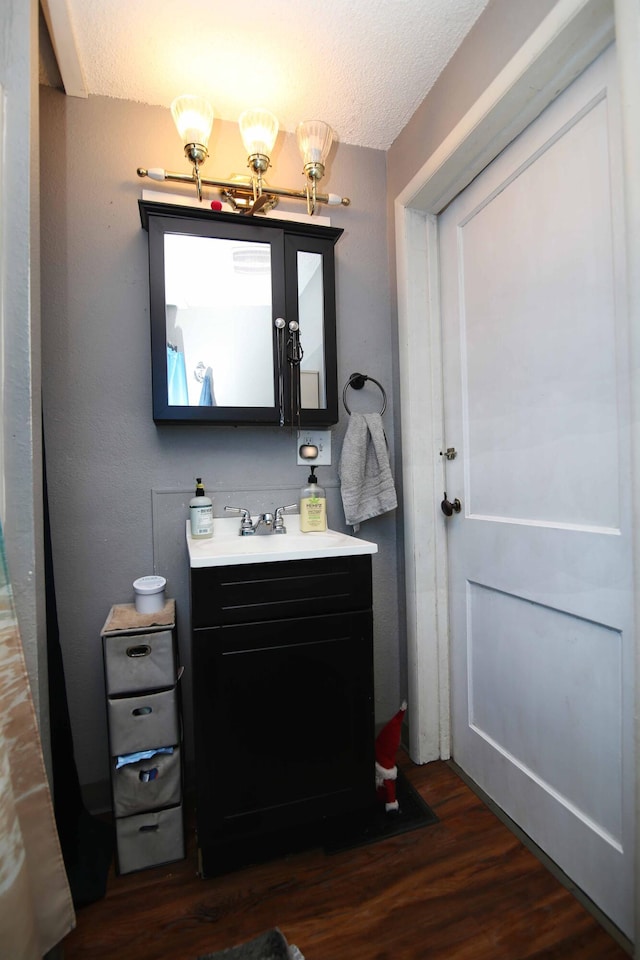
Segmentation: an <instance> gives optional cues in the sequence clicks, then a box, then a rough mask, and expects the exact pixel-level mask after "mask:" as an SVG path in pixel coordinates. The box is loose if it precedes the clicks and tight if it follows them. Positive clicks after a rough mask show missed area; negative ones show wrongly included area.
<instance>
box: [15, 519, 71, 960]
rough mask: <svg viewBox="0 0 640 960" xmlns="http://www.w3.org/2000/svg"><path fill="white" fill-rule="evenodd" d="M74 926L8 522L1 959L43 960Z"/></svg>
mask: <svg viewBox="0 0 640 960" xmlns="http://www.w3.org/2000/svg"><path fill="white" fill-rule="evenodd" d="M74 926H75V913H74V908H73V903H72V899H71V893H70V891H69V885H68V882H67V875H66V872H65V867H64V863H63V859H62V853H61V851H60V843H59V840H58V834H57V831H56V824H55V819H54V814H53V807H52V804H51V796H50V793H49V785H48V782H47V776H46V773H45V767H44V760H43V756H42V748H41V745H40V736H39V732H38V725H37V721H36V715H35V709H34V706H33V701H32V698H31V690H30V688H29V678H28V675H27V670H26V665H25V660H24V653H23V649H22V641H21V638H20V631H19V628H18V622H17V619H16V612H15V607H14V603H13V593H12V589H11V581H10V579H9V572H8V569H7V562H6V554H5V545H4V534H3V531H2V526H1V524H0V955H1V956H3V957H11V960H41V958H42V957H43V955H44V954H45V953H46V952H47V951H48V950H50V949H51V948H52V947H54V946H55V945H56V944H57V943H59V942H60V941H61V940H62V939H63V937H64V936H66V934H67V933H68V932H69V931H70V930H71V929H72V928H73V927H74Z"/></svg>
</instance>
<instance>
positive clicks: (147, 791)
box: [111, 747, 182, 817]
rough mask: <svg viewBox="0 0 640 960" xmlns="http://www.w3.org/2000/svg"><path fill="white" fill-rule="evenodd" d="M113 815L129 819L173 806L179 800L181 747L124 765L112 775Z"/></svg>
mask: <svg viewBox="0 0 640 960" xmlns="http://www.w3.org/2000/svg"><path fill="white" fill-rule="evenodd" d="M111 783H112V786H113V813H114V816H116V817H129V816H131V815H132V814H134V813H141V812H142V811H143V810H158V809H160V808H161V807H173V806H176V804H179V803H180V800H181V798H182V766H181V753H180V747H174V748H173V753H157V754H156V755H155V756H153V757H151V758H150V759H149V760H137V761H136V762H135V763H127V764H125V765H124V766H123V767H119V768H118V769H115V763H114V770H113V772H112V777H111Z"/></svg>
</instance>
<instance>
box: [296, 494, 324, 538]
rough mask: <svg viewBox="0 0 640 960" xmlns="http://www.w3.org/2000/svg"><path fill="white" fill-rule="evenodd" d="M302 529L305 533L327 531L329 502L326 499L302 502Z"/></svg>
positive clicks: (310, 498)
mask: <svg viewBox="0 0 640 960" xmlns="http://www.w3.org/2000/svg"><path fill="white" fill-rule="evenodd" d="M300 529H301V530H302V532H303V533H311V532H312V531H314V530H326V529H327V501H326V500H325V498H324V497H303V498H302V499H301V500H300Z"/></svg>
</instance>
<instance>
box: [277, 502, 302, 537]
mask: <svg viewBox="0 0 640 960" xmlns="http://www.w3.org/2000/svg"><path fill="white" fill-rule="evenodd" d="M297 506H298V504H297V503H289V504H288V505H287V506H286V507H277V508H276V517H275V520H274V521H273V532H274V533H286V532H287V528H286V527H285V525H284V517H283V514H284V512H285V510H293V508H294V507H297Z"/></svg>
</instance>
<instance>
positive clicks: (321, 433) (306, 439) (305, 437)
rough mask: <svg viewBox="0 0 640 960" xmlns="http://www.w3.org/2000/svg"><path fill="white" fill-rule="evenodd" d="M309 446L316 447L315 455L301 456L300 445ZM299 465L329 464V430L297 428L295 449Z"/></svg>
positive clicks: (326, 465)
mask: <svg viewBox="0 0 640 960" xmlns="http://www.w3.org/2000/svg"><path fill="white" fill-rule="evenodd" d="M305 446H311V447H317V448H318V456H317V457H302V456H301V455H300V447H305ZM296 455H297V458H298V460H297V462H298V465H299V466H305V464H308V465H309V466H318V465H320V466H325V467H328V466H329V465H330V464H331V430H298V446H297V449H296Z"/></svg>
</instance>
